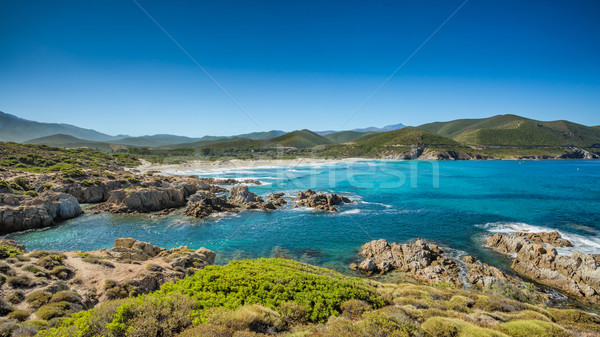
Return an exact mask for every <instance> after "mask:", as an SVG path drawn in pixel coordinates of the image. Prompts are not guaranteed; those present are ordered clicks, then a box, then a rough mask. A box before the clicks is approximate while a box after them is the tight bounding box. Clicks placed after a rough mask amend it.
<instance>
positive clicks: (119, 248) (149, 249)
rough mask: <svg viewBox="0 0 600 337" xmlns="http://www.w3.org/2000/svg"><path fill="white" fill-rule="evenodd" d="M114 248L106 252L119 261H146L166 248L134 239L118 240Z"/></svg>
mask: <svg viewBox="0 0 600 337" xmlns="http://www.w3.org/2000/svg"><path fill="white" fill-rule="evenodd" d="M114 246H115V247H114V248H110V249H106V250H105V252H106V254H108V255H109V256H111V257H113V258H115V259H116V260H118V261H124V260H131V261H146V260H148V259H151V258H153V257H155V256H157V255H158V254H160V253H161V252H162V251H164V248H160V247H157V246H154V245H152V244H150V243H148V242H143V241H138V240H136V239H132V238H119V239H116V240H115V242H114Z"/></svg>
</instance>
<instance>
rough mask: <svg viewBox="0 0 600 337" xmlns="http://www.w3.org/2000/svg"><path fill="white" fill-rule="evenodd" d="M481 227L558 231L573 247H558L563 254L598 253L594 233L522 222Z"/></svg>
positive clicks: (503, 230)
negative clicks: (586, 233) (589, 233)
mask: <svg viewBox="0 0 600 337" xmlns="http://www.w3.org/2000/svg"><path fill="white" fill-rule="evenodd" d="M478 227H481V228H483V229H485V230H487V231H489V232H492V233H508V234H510V233H515V232H531V233H538V232H553V231H558V233H559V234H560V236H562V237H563V238H565V239H567V240H569V241H570V242H571V243H572V244H573V247H558V248H556V250H557V251H558V252H559V253H560V254H563V255H568V254H571V253H573V250H578V251H580V252H583V253H587V254H599V253H600V237H598V236H595V235H587V236H584V235H579V234H574V233H570V232H565V231H563V230H558V229H556V228H550V227H544V226H534V225H530V224H527V223H524V222H492V223H486V224H484V225H480V226H478Z"/></svg>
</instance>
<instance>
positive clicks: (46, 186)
mask: <svg viewBox="0 0 600 337" xmlns="http://www.w3.org/2000/svg"><path fill="white" fill-rule="evenodd" d="M42 187H43V188H44V189H45V190H53V189H54V185H52V184H50V183H45V184H44V185H42Z"/></svg>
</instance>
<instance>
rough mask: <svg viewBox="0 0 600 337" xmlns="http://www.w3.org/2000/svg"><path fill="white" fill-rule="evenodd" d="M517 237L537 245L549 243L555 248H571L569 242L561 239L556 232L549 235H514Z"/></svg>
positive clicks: (521, 233) (520, 233)
mask: <svg viewBox="0 0 600 337" xmlns="http://www.w3.org/2000/svg"><path fill="white" fill-rule="evenodd" d="M515 234H516V235H517V236H521V237H524V238H527V239H529V240H530V241H533V242H537V243H549V244H551V245H553V246H555V247H573V245H572V244H571V242H570V241H569V240H567V239H563V238H562V237H561V236H560V234H559V233H558V231H554V232H549V233H524V232H519V233H515Z"/></svg>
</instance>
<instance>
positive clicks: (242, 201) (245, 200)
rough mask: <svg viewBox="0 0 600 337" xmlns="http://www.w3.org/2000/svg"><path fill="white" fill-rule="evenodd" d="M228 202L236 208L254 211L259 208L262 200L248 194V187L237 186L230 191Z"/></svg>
mask: <svg viewBox="0 0 600 337" xmlns="http://www.w3.org/2000/svg"><path fill="white" fill-rule="evenodd" d="M228 202H229V203H230V204H232V205H235V206H238V207H242V208H248V209H255V208H259V207H260V206H261V204H262V202H263V199H262V198H261V197H259V196H257V195H256V194H254V193H252V192H250V190H248V186H245V185H239V186H235V187H233V188H232V189H231V191H230V194H229V199H228Z"/></svg>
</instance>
